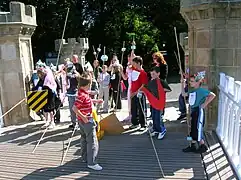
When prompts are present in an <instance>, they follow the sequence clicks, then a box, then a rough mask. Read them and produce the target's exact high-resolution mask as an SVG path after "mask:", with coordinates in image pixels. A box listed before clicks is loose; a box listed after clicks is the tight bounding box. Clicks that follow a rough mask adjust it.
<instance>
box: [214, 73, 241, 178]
mask: <svg viewBox="0 0 241 180" xmlns="http://www.w3.org/2000/svg"><path fill="white" fill-rule="evenodd" d="M219 90H220V92H219V100H218V101H219V102H218V124H217V129H216V132H217V135H218V137H219V139H220V141H221V143H222V144H223V147H224V149H225V151H226V153H227V156H228V157H229V160H230V162H231V163H232V165H233V167H234V169H235V171H236V173H237V175H238V176H239V178H240V179H241V137H240V123H241V82H240V81H235V79H234V78H233V77H230V76H227V75H225V74H224V73H220V82H219Z"/></svg>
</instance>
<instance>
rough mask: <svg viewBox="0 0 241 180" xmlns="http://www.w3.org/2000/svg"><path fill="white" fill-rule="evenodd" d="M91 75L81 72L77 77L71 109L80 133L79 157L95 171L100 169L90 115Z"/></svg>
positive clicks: (94, 129)
mask: <svg viewBox="0 0 241 180" xmlns="http://www.w3.org/2000/svg"><path fill="white" fill-rule="evenodd" d="M91 80H92V77H91V76H90V75H88V74H83V75H82V76H80V77H79V90H78V94H77V97H76V101H75V103H74V106H73V111H74V112H75V113H76V116H77V119H78V123H79V128H80V134H81V157H82V161H83V162H87V167H88V168H90V169H93V170H96V171H100V170H102V167H101V166H100V165H99V164H97V162H96V158H97V155H98V151H99V144H98V139H97V134H96V123H95V121H94V119H93V117H92V111H93V102H92V100H91V98H90V95H89V92H88V91H89V89H90V86H91Z"/></svg>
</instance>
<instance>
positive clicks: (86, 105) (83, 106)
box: [74, 89, 92, 121]
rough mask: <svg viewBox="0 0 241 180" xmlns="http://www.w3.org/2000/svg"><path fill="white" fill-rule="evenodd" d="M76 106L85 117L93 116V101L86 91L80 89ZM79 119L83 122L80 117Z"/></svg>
mask: <svg viewBox="0 0 241 180" xmlns="http://www.w3.org/2000/svg"><path fill="white" fill-rule="evenodd" d="M74 105H75V106H76V108H77V109H78V110H79V111H80V112H81V113H82V114H83V115H85V116H90V115H91V114H92V101H91V98H90V96H89V93H88V92H86V91H85V90H83V89H79V91H78V94H77V97H76V100H75V103H74ZM77 118H78V120H80V121H82V119H81V118H80V117H78V116H77Z"/></svg>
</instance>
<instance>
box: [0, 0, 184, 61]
mask: <svg viewBox="0 0 241 180" xmlns="http://www.w3.org/2000/svg"><path fill="white" fill-rule="evenodd" d="M19 1H20V2H23V3H25V4H31V5H33V6H35V7H36V14H37V23H38V27H37V28H36V31H35V33H34V35H33V37H32V41H33V42H32V44H33V53H34V57H35V59H38V58H43V59H44V56H45V53H46V52H50V51H54V40H55V39H59V38H61V34H62V31H63V26H64V20H65V17H66V13H67V8H68V7H69V8H70V13H69V18H68V22H67V27H66V32H65V38H72V37H88V38H89V43H90V47H92V45H94V46H95V47H97V46H98V45H99V44H102V46H106V50H107V54H109V56H110V55H111V53H117V54H120V53H121V51H120V50H121V48H122V44H123V41H125V43H126V48H127V50H128V51H130V46H131V42H132V40H133V34H134V39H135V42H136V46H137V49H136V53H137V54H139V55H142V56H144V57H148V54H150V53H151V52H152V51H157V50H167V51H168V52H169V53H168V54H170V56H168V59H172V61H173V62H176V60H175V57H174V58H173V57H172V56H171V54H173V51H174V50H175V48H176V44H175V38H174V32H173V28H174V26H176V27H177V30H178V31H179V32H181V31H186V30H187V26H186V23H185V22H184V20H183V19H182V17H181V15H180V13H179V8H180V6H179V4H180V2H179V0H115V1H113V0H19ZM9 2H10V0H2V1H1V2H0V9H1V11H9ZM162 44H165V45H166V46H165V49H163V46H162ZM158 47H160V49H159V48H158ZM170 52H172V53H170ZM87 59H88V60H92V59H93V54H92V48H90V50H89V52H88V54H87ZM170 62H171V61H170Z"/></svg>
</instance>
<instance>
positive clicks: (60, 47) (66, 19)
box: [56, 8, 69, 68]
mask: <svg viewBox="0 0 241 180" xmlns="http://www.w3.org/2000/svg"><path fill="white" fill-rule="evenodd" d="M68 16H69V8H68V9H67V14H66V18H65V22H64V29H63V33H62V37H61V42H60V46H59V52H58V56H57V62H56V67H57V68H58V64H59V57H60V52H61V49H62V45H63V39H64V34H65V29H66V24H67V21H68Z"/></svg>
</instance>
